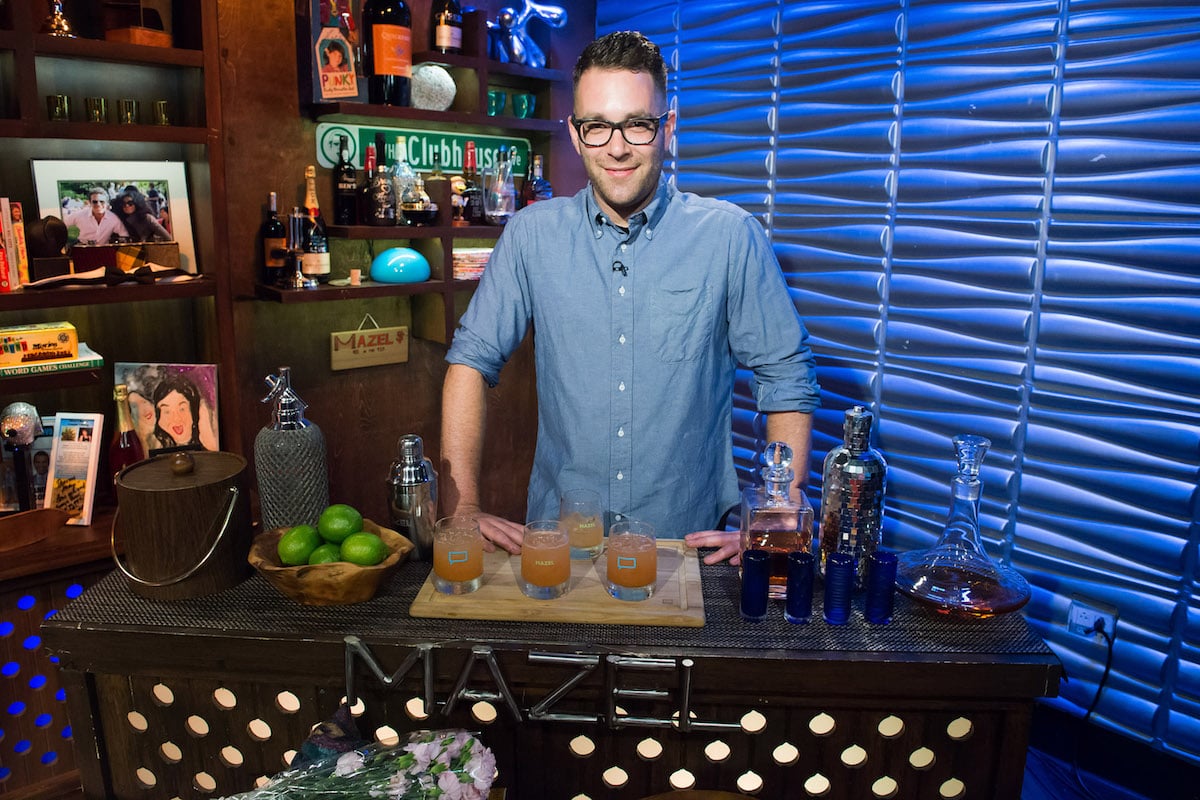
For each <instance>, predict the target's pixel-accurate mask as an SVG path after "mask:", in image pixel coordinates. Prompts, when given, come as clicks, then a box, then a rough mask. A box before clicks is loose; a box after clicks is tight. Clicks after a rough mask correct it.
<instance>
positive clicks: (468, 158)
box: [459, 139, 483, 225]
mask: <svg viewBox="0 0 1200 800" xmlns="http://www.w3.org/2000/svg"><path fill="white" fill-rule="evenodd" d="M462 177H463V189H462V192H461V199H460V200H459V203H460V206H461V210H462V220H463V223H464V224H466V225H482V224H483V192H482V190H480V188H479V171H478V160H477V156H476V153H475V141H474V140H473V139H469V140H467V151H466V155H465V156H463V176H462Z"/></svg>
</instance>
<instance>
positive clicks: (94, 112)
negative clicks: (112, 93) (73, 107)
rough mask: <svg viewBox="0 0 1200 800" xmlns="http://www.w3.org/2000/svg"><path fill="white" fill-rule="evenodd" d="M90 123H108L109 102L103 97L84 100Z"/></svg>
mask: <svg viewBox="0 0 1200 800" xmlns="http://www.w3.org/2000/svg"><path fill="white" fill-rule="evenodd" d="M83 107H84V109H85V110H86V112H87V121H88V122H108V100H107V99H106V98H103V97H85V98H83Z"/></svg>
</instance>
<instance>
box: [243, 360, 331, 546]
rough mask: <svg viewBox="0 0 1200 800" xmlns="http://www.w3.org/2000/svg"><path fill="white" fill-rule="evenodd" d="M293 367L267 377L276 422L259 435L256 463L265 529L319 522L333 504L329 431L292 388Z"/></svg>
mask: <svg viewBox="0 0 1200 800" xmlns="http://www.w3.org/2000/svg"><path fill="white" fill-rule="evenodd" d="M291 372H292V370H291V367H280V368H279V374H278V375H268V376H267V377H266V378H265V380H266V383H267V386H269V387H270V389H271V391H270V392H268V393H267V396H266V397H264V398H263V400H262V402H264V403H271V424H270V425H267V426H266V427H264V428H263V429H262V430H260V431H259V432H258V436H256V437H255V439H254V466H255V471H256V473H257V476H258V494H259V502H260V504H261V506H262V524H263V528H264V529H265V530H271V529H273V528H282V527H291V526H293V525H300V524H307V525H316V524H317V518H318V517H320V516H321V512H322V511H324V510H325V508H326V507H327V506H328V505H329V472H328V469H327V467H326V464H325V436H324V435H323V434H322V433H321V429H320V428H319V427H317V426H316V425H315V424H313V423H312V422H309V421H308V420H307V419H305V417H304V409H305V407H306V406H305V404H304V401H303V400H301V399H300V398H299V396H297V394H296V393H295V392H294V391H292V376H291Z"/></svg>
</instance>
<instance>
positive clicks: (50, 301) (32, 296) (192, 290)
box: [0, 276, 217, 311]
mask: <svg viewBox="0 0 1200 800" xmlns="http://www.w3.org/2000/svg"><path fill="white" fill-rule="evenodd" d="M216 292H217V286H216V281H215V280H213V279H212V278H208V277H204V276H202V277H199V278H196V279H195V280H191V281H185V282H183V283H157V284H144V283H123V284H120V285H118V286H64V287H62V288H61V289H22V290H20V291H17V292H10V293H8V294H0V311H27V310H29V309H36V308H62V307H64V306H84V305H100V304H104V303H140V302H148V301H154V300H178V299H180V298H185V297H212V296H213V295H215V294H216Z"/></svg>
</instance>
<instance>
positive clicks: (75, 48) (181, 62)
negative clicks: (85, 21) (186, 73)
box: [33, 34, 204, 68]
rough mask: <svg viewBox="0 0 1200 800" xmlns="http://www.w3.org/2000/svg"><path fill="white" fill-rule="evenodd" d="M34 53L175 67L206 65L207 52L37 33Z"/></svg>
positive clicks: (34, 41) (34, 40)
mask: <svg viewBox="0 0 1200 800" xmlns="http://www.w3.org/2000/svg"><path fill="white" fill-rule="evenodd" d="M33 52H34V53H35V54H36V55H39V56H55V57H58V58H82V59H87V60H88V61H111V62H114V63H121V64H149V65H156V64H157V65H163V66H172V67H196V68H201V67H203V66H204V53H203V52H201V51H200V50H185V49H180V48H177V47H148V46H146V45H142V44H128V43H126V42H109V41H105V40H103V39H83V38H76V39H64V38H62V37H59V36H47V35H45V34H37V35H36V36H34V39H33Z"/></svg>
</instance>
